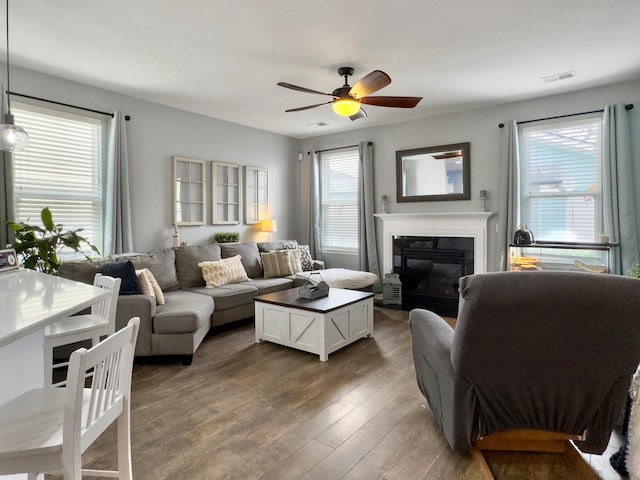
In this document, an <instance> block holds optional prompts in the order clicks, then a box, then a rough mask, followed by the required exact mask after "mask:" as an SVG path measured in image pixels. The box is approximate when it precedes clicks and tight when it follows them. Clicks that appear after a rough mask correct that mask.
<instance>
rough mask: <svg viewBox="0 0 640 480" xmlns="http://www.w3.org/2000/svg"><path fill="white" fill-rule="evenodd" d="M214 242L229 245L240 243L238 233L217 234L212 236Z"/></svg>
mask: <svg viewBox="0 0 640 480" xmlns="http://www.w3.org/2000/svg"><path fill="white" fill-rule="evenodd" d="M214 238H215V239H216V242H218V243H231V242H238V241H240V234H239V233H238V232H218V233H216V234H215V235H214Z"/></svg>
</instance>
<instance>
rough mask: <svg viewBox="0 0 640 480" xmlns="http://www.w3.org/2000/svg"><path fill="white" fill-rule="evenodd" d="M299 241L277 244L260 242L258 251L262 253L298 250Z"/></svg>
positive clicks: (284, 241)
mask: <svg viewBox="0 0 640 480" xmlns="http://www.w3.org/2000/svg"><path fill="white" fill-rule="evenodd" d="M297 247H298V241H297V240H279V241H277V242H260V243H258V250H260V251H261V252H272V251H274V250H284V249H286V248H291V249H293V248H297Z"/></svg>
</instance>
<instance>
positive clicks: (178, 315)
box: [153, 290, 213, 334]
mask: <svg viewBox="0 0 640 480" xmlns="http://www.w3.org/2000/svg"><path fill="white" fill-rule="evenodd" d="M166 300H167V302H166V303H165V304H164V305H158V306H157V307H156V315H155V317H153V333H159V334H180V333H193V332H196V331H198V329H199V328H200V327H202V326H203V325H206V324H207V323H210V322H211V314H212V313H213V301H212V300H211V297H208V296H206V295H198V294H195V293H192V292H187V291H184V290H180V291H172V292H167V293H166Z"/></svg>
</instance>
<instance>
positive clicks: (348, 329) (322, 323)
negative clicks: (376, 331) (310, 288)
mask: <svg viewBox="0 0 640 480" xmlns="http://www.w3.org/2000/svg"><path fill="white" fill-rule="evenodd" d="M254 300H255V321H256V343H260V342H261V341H263V340H266V341H269V342H273V343H277V344H279V345H285V346H287V347H291V348H296V349H298V350H303V351H305V352H310V353H315V354H317V355H319V356H320V360H321V361H323V362H326V361H327V360H328V359H329V354H330V353H332V352H335V351H336V350H338V349H340V348H342V347H344V346H346V345H349V344H350V343H353V342H355V341H356V340H358V339H360V338H363V337H371V336H373V293H371V292H359V291H355V290H344V289H341V288H331V289H329V296H327V297H323V298H318V299H315V300H306V299H304V298H299V296H298V289H297V288H292V289H289V290H283V291H281V292H275V293H268V294H266V295H260V296H259V297H256V298H255V299H254Z"/></svg>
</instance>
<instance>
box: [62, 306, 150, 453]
mask: <svg viewBox="0 0 640 480" xmlns="http://www.w3.org/2000/svg"><path fill="white" fill-rule="evenodd" d="M134 320H135V322H134ZM138 325H139V320H137V319H133V320H132V321H130V323H129V326H128V327H126V328H124V329H122V330H119V331H118V332H116V333H115V334H113V335H111V336H109V337H107V338H106V339H105V340H103V341H102V342H100V343H99V344H98V345H96V346H95V347H93V348H92V349H91V350H86V349H84V348H82V349H80V350H77V351H75V352H74V353H73V354H72V355H71V359H70V360H69V378H68V382H69V381H70V380H71V378H72V377H73V378H75V379H76V381H75V382H74V384H71V383H68V384H67V405H78V404H80V405H82V402H83V397H84V396H85V395H87V396H88V399H86V400H85V401H86V403H84V407H83V408H82V409H84V411H83V412H82V415H81V416H78V418H83V419H84V422H81V424H76V423H75V422H74V420H73V418H71V417H73V415H66V412H67V411H68V412H69V413H71V412H72V411H73V410H67V411H65V418H64V429H65V430H66V429H69V430H75V431H76V432H77V433H79V435H80V436H85V435H88V436H89V437H92V438H94V437H97V436H98V435H100V433H102V431H104V430H105V429H106V427H107V426H108V425H109V423H105V422H102V421H101V420H102V419H103V418H105V417H108V418H112V417H116V416H117V415H118V412H112V410H113V409H122V408H123V405H124V404H123V402H122V399H123V397H124V396H125V395H126V396H128V395H129V394H130V391H131V390H130V388H131V362H132V361H133V353H134V350H135V340H136V337H137V330H138ZM92 369H93V375H92V376H91V377H89V378H90V382H91V386H90V387H87V388H85V375H86V373H87V372H88V371H89V370H92ZM123 376H125V377H127V378H126V379H123V378H122V377H123ZM123 380H124V381H123ZM122 387H125V388H122ZM68 417H69V418H68ZM94 429H96V430H98V431H92V430H94ZM76 436H77V435H69V438H73V437H76ZM78 440H79V439H78Z"/></svg>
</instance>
